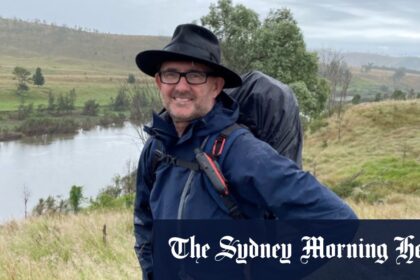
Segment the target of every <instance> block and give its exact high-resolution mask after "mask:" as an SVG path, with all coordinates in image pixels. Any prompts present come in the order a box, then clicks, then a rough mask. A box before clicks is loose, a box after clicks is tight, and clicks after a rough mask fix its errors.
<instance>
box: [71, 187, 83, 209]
mask: <svg viewBox="0 0 420 280" xmlns="http://www.w3.org/2000/svg"><path fill="white" fill-rule="evenodd" d="M82 190H83V187H82V186H76V185H73V186H72V187H71V189H70V196H69V204H70V207H71V209H72V210H73V211H74V213H77V212H79V210H80V205H81V203H82V199H83V192H82Z"/></svg>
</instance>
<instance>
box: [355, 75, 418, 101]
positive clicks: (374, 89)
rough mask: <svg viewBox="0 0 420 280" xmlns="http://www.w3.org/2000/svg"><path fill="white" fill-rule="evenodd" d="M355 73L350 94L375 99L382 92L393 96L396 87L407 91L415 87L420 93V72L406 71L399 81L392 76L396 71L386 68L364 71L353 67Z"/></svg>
mask: <svg viewBox="0 0 420 280" xmlns="http://www.w3.org/2000/svg"><path fill="white" fill-rule="evenodd" d="M351 72H352V74H353V78H352V81H351V83H350V86H349V90H348V91H349V95H354V94H360V95H361V96H362V97H363V98H365V99H368V100H374V98H375V95H376V94H377V93H380V94H381V95H382V98H383V97H384V96H386V95H387V96H388V97H389V96H391V94H392V92H393V91H394V89H401V90H403V91H405V92H406V93H407V92H409V91H410V90H411V89H413V90H414V91H415V92H416V93H420V74H417V73H406V74H405V75H404V77H402V79H401V80H399V81H394V80H393V78H392V76H393V75H394V73H395V71H392V70H384V69H372V70H370V71H369V72H362V71H361V68H351Z"/></svg>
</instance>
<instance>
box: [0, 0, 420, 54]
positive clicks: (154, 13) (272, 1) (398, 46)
mask: <svg viewBox="0 0 420 280" xmlns="http://www.w3.org/2000/svg"><path fill="white" fill-rule="evenodd" d="M216 2H217V1H216V0H148V1H145V0H0V16H1V17H4V18H13V17H16V18H20V19H27V20H34V19H39V20H45V21H47V22H49V23H56V24H58V25H63V24H65V25H67V26H70V27H74V26H82V27H86V28H90V29H96V30H98V31H99V32H107V33H116V34H132V35H167V36H170V35H172V32H173V29H174V27H175V26H176V25H178V24H180V23H186V22H191V21H193V20H199V19H200V17H201V16H203V15H205V14H207V13H208V8H209V5H210V3H216ZM233 3H234V4H243V5H245V6H246V7H248V8H251V9H253V10H254V11H256V12H257V13H258V14H259V15H260V20H263V19H264V18H265V16H266V15H267V13H268V12H269V10H270V9H279V8H282V7H287V8H289V9H291V11H292V13H293V15H294V17H295V19H296V20H297V22H298V24H299V27H300V28H301V29H302V31H303V34H304V36H305V41H306V43H307V46H308V48H310V49H317V48H335V49H337V50H340V51H369V52H374V53H381V54H390V55H415V56H420V1H417V0H316V1H310V0H284V1H279V0H233Z"/></svg>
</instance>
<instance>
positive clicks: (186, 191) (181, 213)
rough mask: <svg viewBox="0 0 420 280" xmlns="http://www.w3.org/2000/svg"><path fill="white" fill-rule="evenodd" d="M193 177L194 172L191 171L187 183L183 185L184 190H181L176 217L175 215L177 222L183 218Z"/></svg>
mask: <svg viewBox="0 0 420 280" xmlns="http://www.w3.org/2000/svg"><path fill="white" fill-rule="evenodd" d="M194 175H195V171H194V170H191V171H190V174H189V175H188V179H187V182H186V183H185V185H184V189H183V190H182V194H181V199H180V201H179V206H178V215H177V219H178V220H181V219H183V217H184V209H185V204H186V202H187V198H188V196H189V194H190V190H191V185H192V180H193V178H194Z"/></svg>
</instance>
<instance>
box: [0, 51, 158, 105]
mask: <svg viewBox="0 0 420 280" xmlns="http://www.w3.org/2000/svg"><path fill="white" fill-rule="evenodd" d="M0 61H1V66H0V101H1V102H0V111H14V110H17V107H18V106H19V104H20V103H21V100H22V98H23V99H24V100H25V102H26V103H27V104H29V103H34V106H35V108H36V107H37V106H38V105H39V104H46V103H47V100H48V92H52V93H53V94H54V95H59V94H66V93H68V92H69V91H70V90H71V89H73V88H74V89H75V90H76V94H77V100H76V106H78V107H82V106H83V104H84V103H85V102H86V101H87V100H89V99H95V100H96V101H97V102H98V103H99V104H101V105H107V104H109V101H110V98H111V97H114V96H115V95H116V94H117V92H118V89H119V88H120V87H121V85H123V84H125V83H126V80H127V78H128V75H129V74H130V73H133V74H134V75H135V78H136V80H137V81H138V82H140V83H144V82H147V81H151V79H150V78H147V77H146V76H145V75H143V74H142V73H141V72H140V71H139V70H138V69H135V68H134V67H132V68H126V67H122V66H119V65H114V64H111V63H106V62H90V61H83V60H77V59H69V58H57V57H55V58H50V57H33V58H27V59H21V58H15V57H10V56H1V55H0ZM133 63H134V62H133ZM15 66H21V67H24V68H26V69H28V70H29V71H30V72H31V73H34V71H35V68H36V67H38V66H39V67H41V69H42V73H43V75H44V77H45V85H44V86H42V87H37V86H34V85H30V90H29V91H27V92H24V93H22V94H21V95H18V94H17V93H16V81H15V80H13V75H12V72H13V69H14V67H15Z"/></svg>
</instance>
